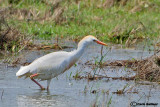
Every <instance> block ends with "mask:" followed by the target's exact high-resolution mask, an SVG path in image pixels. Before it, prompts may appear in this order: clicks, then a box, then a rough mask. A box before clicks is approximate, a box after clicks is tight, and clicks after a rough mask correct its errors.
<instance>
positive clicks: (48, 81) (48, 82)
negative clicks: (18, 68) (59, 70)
mask: <svg viewBox="0 0 160 107" xmlns="http://www.w3.org/2000/svg"><path fill="white" fill-rule="evenodd" d="M50 83H51V79H49V80H47V90H49V85H50Z"/></svg>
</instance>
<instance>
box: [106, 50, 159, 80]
mask: <svg viewBox="0 0 160 107" xmlns="http://www.w3.org/2000/svg"><path fill="white" fill-rule="evenodd" d="M103 66H124V67H127V68H131V69H133V70H134V71H136V75H135V77H134V78H135V79H137V80H139V79H141V80H147V81H154V82H160V53H157V54H156V55H152V56H150V57H148V58H145V59H142V60H117V61H109V62H108V61H106V62H105V63H103ZM132 79H133V78H132Z"/></svg>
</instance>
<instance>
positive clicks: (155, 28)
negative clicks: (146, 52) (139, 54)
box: [1, 0, 160, 43]
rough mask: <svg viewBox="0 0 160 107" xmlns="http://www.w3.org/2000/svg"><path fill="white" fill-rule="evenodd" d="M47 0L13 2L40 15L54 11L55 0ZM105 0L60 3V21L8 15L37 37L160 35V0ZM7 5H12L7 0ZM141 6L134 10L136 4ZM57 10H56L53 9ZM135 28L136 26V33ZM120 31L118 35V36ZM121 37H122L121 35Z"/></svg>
mask: <svg viewBox="0 0 160 107" xmlns="http://www.w3.org/2000/svg"><path fill="white" fill-rule="evenodd" d="M43 1H44V0H41V1H38V2H37V1H36V0H20V2H19V3H18V4H12V7H13V8H16V9H26V10H30V9H31V10H36V11H39V12H40V14H39V17H43V16H44V14H45V12H47V11H52V10H51V9H52V6H53V5H51V3H50V4H49V5H46V4H45V3H44V2H43ZM104 2H105V0H82V1H80V2H79V3H80V5H79V8H78V3H76V2H75V1H74V0H67V1H63V2H62V3H60V7H62V8H64V12H63V15H62V17H63V21H61V22H60V23H58V24H57V23H56V22H55V21H54V20H53V19H52V18H51V19H50V20H46V21H44V22H42V21H38V20H31V21H29V22H28V21H27V20H26V19H24V20H19V19H17V18H16V17H14V18H12V19H11V18H10V19H8V22H9V23H10V25H12V26H14V27H16V28H18V29H19V30H20V31H21V32H23V33H24V34H27V35H28V34H29V35H33V36H36V37H37V38H43V39H49V38H50V37H55V36H63V37H69V38H77V37H83V36H85V35H94V36H97V37H99V38H100V39H103V40H104V41H111V42H117V43H119V40H118V41H117V39H121V40H122V41H126V40H127V39H128V38H129V37H130V38H131V39H134V38H147V37H149V38H155V37H158V36H159V35H160V30H159V29H160V25H159V23H158V22H159V19H160V14H159V11H160V8H159V6H160V1H158V0H128V2H127V4H126V5H125V6H121V5H120V4H115V5H114V6H112V7H110V8H106V7H103V6H102V4H104ZM1 5H3V7H5V6H8V5H9V4H8V3H7V2H4V4H1ZM136 7H137V8H138V7H139V8H140V10H138V11H135V12H132V11H133V9H134V8H136ZM53 14H54V12H53ZM133 30H136V31H135V32H134V33H132V31H133ZM114 35H116V36H114ZM117 36H118V37H120V38H117Z"/></svg>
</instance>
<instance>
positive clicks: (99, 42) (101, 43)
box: [96, 40, 108, 46]
mask: <svg viewBox="0 0 160 107" xmlns="http://www.w3.org/2000/svg"><path fill="white" fill-rule="evenodd" d="M96 43H98V44H100V45H104V46H108V45H107V44H106V43H103V42H101V41H99V40H97V41H96Z"/></svg>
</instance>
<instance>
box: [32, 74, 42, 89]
mask: <svg viewBox="0 0 160 107" xmlns="http://www.w3.org/2000/svg"><path fill="white" fill-rule="evenodd" d="M35 76H38V74H37V73H36V74H33V75H31V76H30V79H31V80H32V81H33V82H35V83H36V84H37V85H38V86H39V87H40V88H41V90H45V88H44V87H43V86H42V85H41V84H39V83H38V82H37V81H36V80H35V79H33V77H35Z"/></svg>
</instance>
